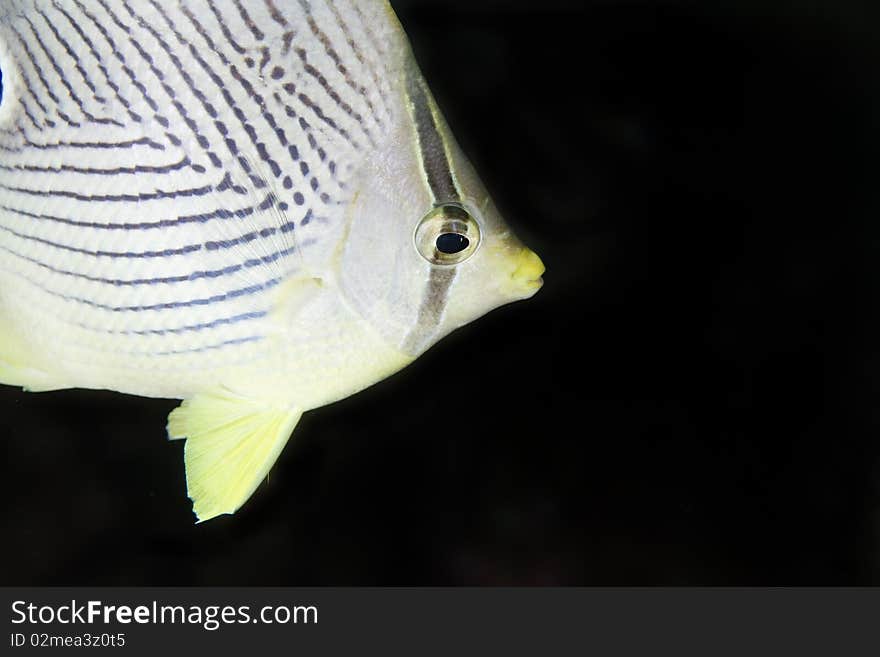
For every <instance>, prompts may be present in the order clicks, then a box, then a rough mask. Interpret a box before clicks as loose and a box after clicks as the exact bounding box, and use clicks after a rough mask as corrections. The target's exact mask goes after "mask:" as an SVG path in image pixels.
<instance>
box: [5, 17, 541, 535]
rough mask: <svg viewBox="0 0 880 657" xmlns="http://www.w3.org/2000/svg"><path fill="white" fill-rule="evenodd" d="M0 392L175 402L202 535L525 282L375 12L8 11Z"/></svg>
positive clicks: (530, 262) (400, 43)
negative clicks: (384, 385) (303, 444)
mask: <svg viewBox="0 0 880 657" xmlns="http://www.w3.org/2000/svg"><path fill="white" fill-rule="evenodd" d="M0 71H2V84H3V94H2V99H0V383H2V384H4V385H10V386H17V387H20V388H23V389H24V390H27V391H32V392H45V391H53V390H62V389H68V388H83V389H95V390H112V391H117V392H120V393H124V394H129V395H137V396H142V397H153V398H167V399H176V400H181V403H180V405H179V406H177V407H176V408H175V409H174V410H173V411H172V412H171V413H170V414H169V416H168V421H167V434H168V437H169V438H170V439H173V440H185V443H184V448H183V452H184V466H185V470H186V483H187V494H188V496H189V498H190V499H191V501H192V508H193V512H194V514H195V516H196V521H197V522H202V521H205V520H208V519H211V518H214V517H216V516H219V515H222V514H230V513H234V512H235V511H236V510H238V509H239V508H240V507H241V506H242V505H243V504H244V503H245V502H246V501H247V500H248V499H249V498H250V497H251V496H252V494H253V493H254V491H255V490H256V489H257V488H258V486H259V484H260V482H261V481H262V480H264V479H265V478H266V477H267V475H268V472H269V469H270V468H271V467H272V465H273V464H274V463H275V461H276V459H277V458H278V456H279V454H280V453H281V451H282V449H283V448H284V446H285V445H286V443H287V442H288V439H289V437H290V435H291V433H292V432H293V431H294V428H295V427H296V425H297V423H298V421H299V419H300V417H301V416H302V414H303V413H305V412H307V411H310V410H313V409H316V408H319V407H321V406H325V405H327V404H330V403H332V402H334V401H337V400H339V399H343V398H345V397H348V396H350V395H353V394H355V393H357V392H358V391H360V390H363V389H364V388H366V387H368V386H370V385H372V384H374V383H376V382H378V381H380V380H382V379H384V378H386V377H388V376H390V375H392V374H394V373H396V372H398V371H399V370H401V369H403V368H404V367H406V366H407V365H408V364H409V363H411V362H412V361H413V360H414V359H416V358H418V357H419V356H420V355H421V354H422V353H424V352H425V351H426V350H427V349H429V348H430V347H431V346H432V345H434V344H435V343H437V342H438V341H439V340H440V339H442V338H443V337H444V336H446V335H447V334H449V333H450V332H451V331H453V330H455V329H456V328H458V327H460V326H462V325H464V324H467V323H469V322H471V321H473V320H475V319H477V318H478V317H480V316H482V315H484V314H485V313H487V312H489V311H490V310H492V309H494V308H497V307H499V306H502V305H504V304H507V303H510V302H513V301H517V300H522V299H527V298H529V297H531V296H532V295H534V294H535V293H536V292H537V290H538V289H539V288H540V287H541V286H542V284H543V278H542V275H543V273H544V264H543V263H542V261H541V259H540V258H539V257H538V256H537V255H536V254H535V253H534V252H533V251H532V250H530V249H529V248H527V247H526V246H525V245H524V244H523V243H522V241H521V240H520V239H519V238H517V237H516V235H515V234H514V233H513V231H512V230H511V228H510V227H509V226H508V225H507V223H505V221H504V219H503V218H502V217H501V215H500V213H499V210H498V209H497V207H496V206H495V204H494V203H493V201H492V199H491V197H490V195H489V193H488V192H487V191H486V188H485V187H484V185H483V183H482V182H481V181H480V178H479V177H478V175H477V173H476V171H475V170H474V168H473V167H472V165H471V164H470V163H469V161H468V160H467V158H466V156H465V155H464V153H463V152H462V150H461V148H460V147H459V145H458V144H457V143H456V141H455V139H454V137H453V135H452V133H451V132H450V129H449V126H448V124H447V123H446V121H445V119H444V117H443V115H442V113H441V112H440V109H439V108H438V106H437V102H436V101H435V99H434V97H433V95H432V94H431V91H430V89H429V88H428V86H427V83H426V81H425V79H424V77H423V75H422V74H421V72H420V70H419V67H418V65H417V63H416V61H415V59H414V56H413V53H412V49H411V47H410V43H409V41H408V38H407V36H406V34H405V32H404V30H403V28H402V26H401V24H400V22H399V21H398V19H397V16H396V14H395V13H394V10H393V8H392V7H391V6H390V4H389V3H388V2H387V1H386V0H161V1H160V0H3V2H2V7H0Z"/></svg>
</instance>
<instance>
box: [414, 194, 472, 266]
mask: <svg viewBox="0 0 880 657" xmlns="http://www.w3.org/2000/svg"><path fill="white" fill-rule="evenodd" d="M414 239H415V246H416V250H417V251H418V252H419V254H420V255H421V256H422V257H423V258H424V259H425V260H427V261H428V262H430V263H431V264H432V265H457V264H459V263H462V262H464V261H465V260H467V259H468V258H470V257H471V256H472V255H473V254H474V252H475V251H476V250H477V247H479V245H480V225H479V224H478V223H477V221H476V219H474V218H473V217H472V216H471V215H470V213H469V212H468V211H467V210H465V209H464V208H463V207H462V206H461V205H459V204H457V203H443V204H441V205H438V206H436V207H435V208H434V209H433V210H431V211H430V212H429V213H428V214H426V215H425V216H424V217H423V218H422V220H421V221H420V222H419V225H418V226H416V232H415V235H414Z"/></svg>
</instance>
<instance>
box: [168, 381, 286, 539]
mask: <svg viewBox="0 0 880 657" xmlns="http://www.w3.org/2000/svg"><path fill="white" fill-rule="evenodd" d="M301 415H302V411H301V410H300V409H298V408H296V407H293V406H288V407H284V406H280V405H277V404H271V403H268V402H263V401H260V400H254V399H245V398H242V397H237V396H234V395H232V394H228V395H227V394H224V393H219V394H217V395H196V396H195V397H193V398H192V399H187V400H185V401H184V402H183V403H182V404H181V405H180V406H178V407H177V408H175V409H174V410H173V411H171V414H170V415H169V416H168V436H169V438H171V439H172V440H174V439H177V438H186V439H187V441H186V446H185V447H184V462H185V464H186V487H187V493H188V494H189V497H190V499H191V500H192V501H193V512H194V513H195V514H196V517H197V518H198V521H199V522H203V521H205V520H209V519H210V518H213V517H215V516H219V515H221V514H223V513H234V512H235V511H236V510H237V509H238V508H239V507H240V506H241V505H242V504H244V503H245V502H246V501H247V499H248V498H249V497H250V496H251V494H252V493H253V492H254V491H255V490H256V488H257V486H259V485H260V481H261V480H262V479H263V478H264V477H266V475H267V474H268V472H269V468H271V467H272V464H273V463H275V460H276V459H277V458H278V455H279V454H280V453H281V450H282V449H283V448H284V445H285V444H287V439H288V438H289V437H290V434H291V432H292V431H293V428H294V427H295V426H296V423H297V422H299V418H300V416H301Z"/></svg>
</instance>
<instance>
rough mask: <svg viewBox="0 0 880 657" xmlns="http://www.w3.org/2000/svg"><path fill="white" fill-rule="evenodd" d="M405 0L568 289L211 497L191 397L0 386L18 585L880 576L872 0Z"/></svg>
mask: <svg viewBox="0 0 880 657" xmlns="http://www.w3.org/2000/svg"><path fill="white" fill-rule="evenodd" d="M394 4H395V7H396V9H397V11H398V14H399V16H400V18H401V21H402V23H403V24H404V26H405V28H406V29H407V31H408V33H409V34H410V37H411V39H412V41H413V44H414V49H415V51H416V54H417V57H418V59H419V61H420V63H421V65H422V68H423V71H424V73H425V75H426V78H427V79H428V81H429V83H430V84H431V86H432V88H433V90H434V93H435V95H436V96H437V99H438V102H439V103H440V105H441V107H442V108H443V110H444V112H445V114H446V117H447V119H448V120H449V123H450V124H451V126H452V128H453V131H454V132H455V134H456V136H457V137H458V140H459V141H460V142H461V144H462V145H463V147H464V149H465V151H466V152H467V153H468V154H469V155H470V157H471V159H472V161H473V162H474V163H475V165H476V166H477V169H478V170H479V171H480V172H481V175H482V177H483V179H484V181H485V182H486V183H487V186H488V187H489V189H490V190H491V191H492V192H493V194H494V196H495V198H496V201H497V203H498V205H499V206H500V208H501V209H502V211H503V212H504V214H505V215H506V217H507V218H508V221H509V223H511V224H512V225H513V226H514V228H515V229H516V230H517V232H518V233H519V234H520V235H521V236H522V237H523V239H524V241H525V242H526V243H528V244H529V245H530V246H532V247H533V248H534V249H535V250H536V251H537V252H538V253H539V254H540V255H541V256H542V258H543V259H544V262H545V263H546V265H547V274H546V276H545V281H546V284H545V286H544V289H543V290H542V291H541V292H540V293H539V294H538V295H537V296H536V297H535V298H534V299H532V300H531V301H528V302H525V303H519V304H515V305H512V306H508V307H506V308H503V309H500V310H498V311H495V312H493V313H492V314H490V315H488V316H487V317H485V318H483V319H481V320H479V321H478V322H476V323H474V324H472V325H470V326H468V327H466V328H464V329H462V330H460V331H459V332H457V333H455V334H453V335H452V336H450V337H449V338H447V339H446V340H444V341H443V342H442V343H441V344H439V345H438V346H437V347H435V348H434V349H432V350H431V351H430V352H428V353H427V354H426V355H425V356H424V357H422V358H421V359H419V360H418V361H417V362H416V363H415V364H414V365H412V366H411V367H409V368H408V369H406V370H405V371H404V372H402V373H400V374H398V375H396V376H394V377H392V378H391V379H389V380H386V381H384V382H382V383H380V384H378V385H376V386H374V387H373V388H371V389H369V390H368V391H366V392H364V393H362V394H360V395H357V396H355V397H353V398H349V399H347V400H345V401H343V402H340V403H337V404H334V405H333V406H331V407H328V408H325V409H321V410H318V411H315V412H312V413H309V414H307V415H306V416H305V417H304V418H303V420H302V421H301V423H300V425H299V427H298V428H297V430H296V433H295V437H294V439H292V441H291V443H290V444H289V445H288V447H287V449H286V450H285V452H284V453H283V454H282V456H281V458H280V460H279V462H278V464H277V465H276V467H275V468H273V470H272V474H271V477H270V480H269V482H268V484H265V485H263V486H262V487H261V488H260V489H259V490H258V492H257V494H256V495H255V496H254V497H253V499H252V500H251V501H250V502H249V503H248V504H247V505H246V506H245V507H244V508H243V509H242V510H241V511H240V512H239V513H238V514H236V515H235V516H226V517H222V518H219V519H216V520H212V521H210V522H208V523H205V524H201V525H194V524H193V517H192V515H191V512H190V504H189V501H188V500H187V499H186V495H185V482H184V473H183V463H182V445H181V444H179V443H169V442H166V441H165V440H164V424H165V416H166V414H167V413H168V412H169V411H170V410H171V409H172V408H173V407H174V406H175V405H176V402H172V401H157V400H146V399H140V398H134V397H126V396H122V395H117V394H113V393H100V392H90V391H67V392H60V393H48V394H40V395H33V394H25V393H21V392H18V391H17V390H14V389H11V388H2V390H0V435H2V443H0V444H2V449H3V450H4V451H5V455H4V456H5V458H4V460H3V464H2V466H0V467H2V472H0V481H2V486H3V490H2V493H3V500H4V506H3V515H2V527H3V530H2V541H0V546H2V547H0V551H2V553H0V564H2V565H0V574H2V577H0V583H2V584H19V585H33V584H174V585H177V584H291V585H311V584H337V585H342V584H476V585H483V584H486V585H490V584H862V583H875V584H876V583H880V545H878V523H880V507H878V500H880V497H878V493H880V488H878V486H880V473H878V465H880V450H878V440H877V433H878V432H877V429H878V420H880V418H878V412H877V410H876V409H877V408H878V400H880V390H878V389H877V388H878V386H877V384H876V376H877V373H878V368H880V359H878V348H877V345H878V328H880V327H878V321H877V320H878V314H877V303H876V299H877V297H878V292H880V290H878V284H880V261H878V258H877V252H878V247H880V230H878V210H880V196H878V194H877V191H876V190H877V180H878V173H880V172H878V162H880V134H878V112H877V100H878V92H880V71H878V67H877V63H878V58H877V54H878V53H877V49H878V47H880V46H878V45H877V42H878V40H877V35H878V32H880V9H878V8H876V7H877V3H873V2H863V3H859V2H855V1H850V0H846V1H844V0H804V1H801V2H798V3H789V2H781V1H778V0H762V1H759V0H754V1H749V0H744V1H740V2H733V1H729V2H723V1H721V0H705V1H703V2H694V1H681V2H671V1H668V0H667V1H657V2H612V1H605V2H600V1H592V0H591V1H585V0H581V1H577V0H541V1H535V2H526V1H525V0H521V1H516V2H512V1H510V0H495V1H490V2H486V1H483V2H474V1H471V2H468V1H466V0H455V1H450V0H435V1H427V0H419V1H416V0H410V1H406V2H405V1H404V0H398V1H397V2H395V3H394Z"/></svg>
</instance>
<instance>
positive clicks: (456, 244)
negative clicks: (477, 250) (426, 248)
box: [437, 233, 470, 255]
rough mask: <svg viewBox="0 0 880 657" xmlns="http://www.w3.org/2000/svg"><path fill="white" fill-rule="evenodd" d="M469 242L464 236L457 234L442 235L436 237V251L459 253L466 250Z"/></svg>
mask: <svg viewBox="0 0 880 657" xmlns="http://www.w3.org/2000/svg"><path fill="white" fill-rule="evenodd" d="M469 244H470V242H469V241H468V238H467V237H465V236H464V235H459V234H458V233H443V234H442V235H439V236H438V237H437V250H438V251H439V252H440V253H447V254H450V255H451V254H453V253H461V252H462V251H464V250H465V249H466V248H468V245H469Z"/></svg>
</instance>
